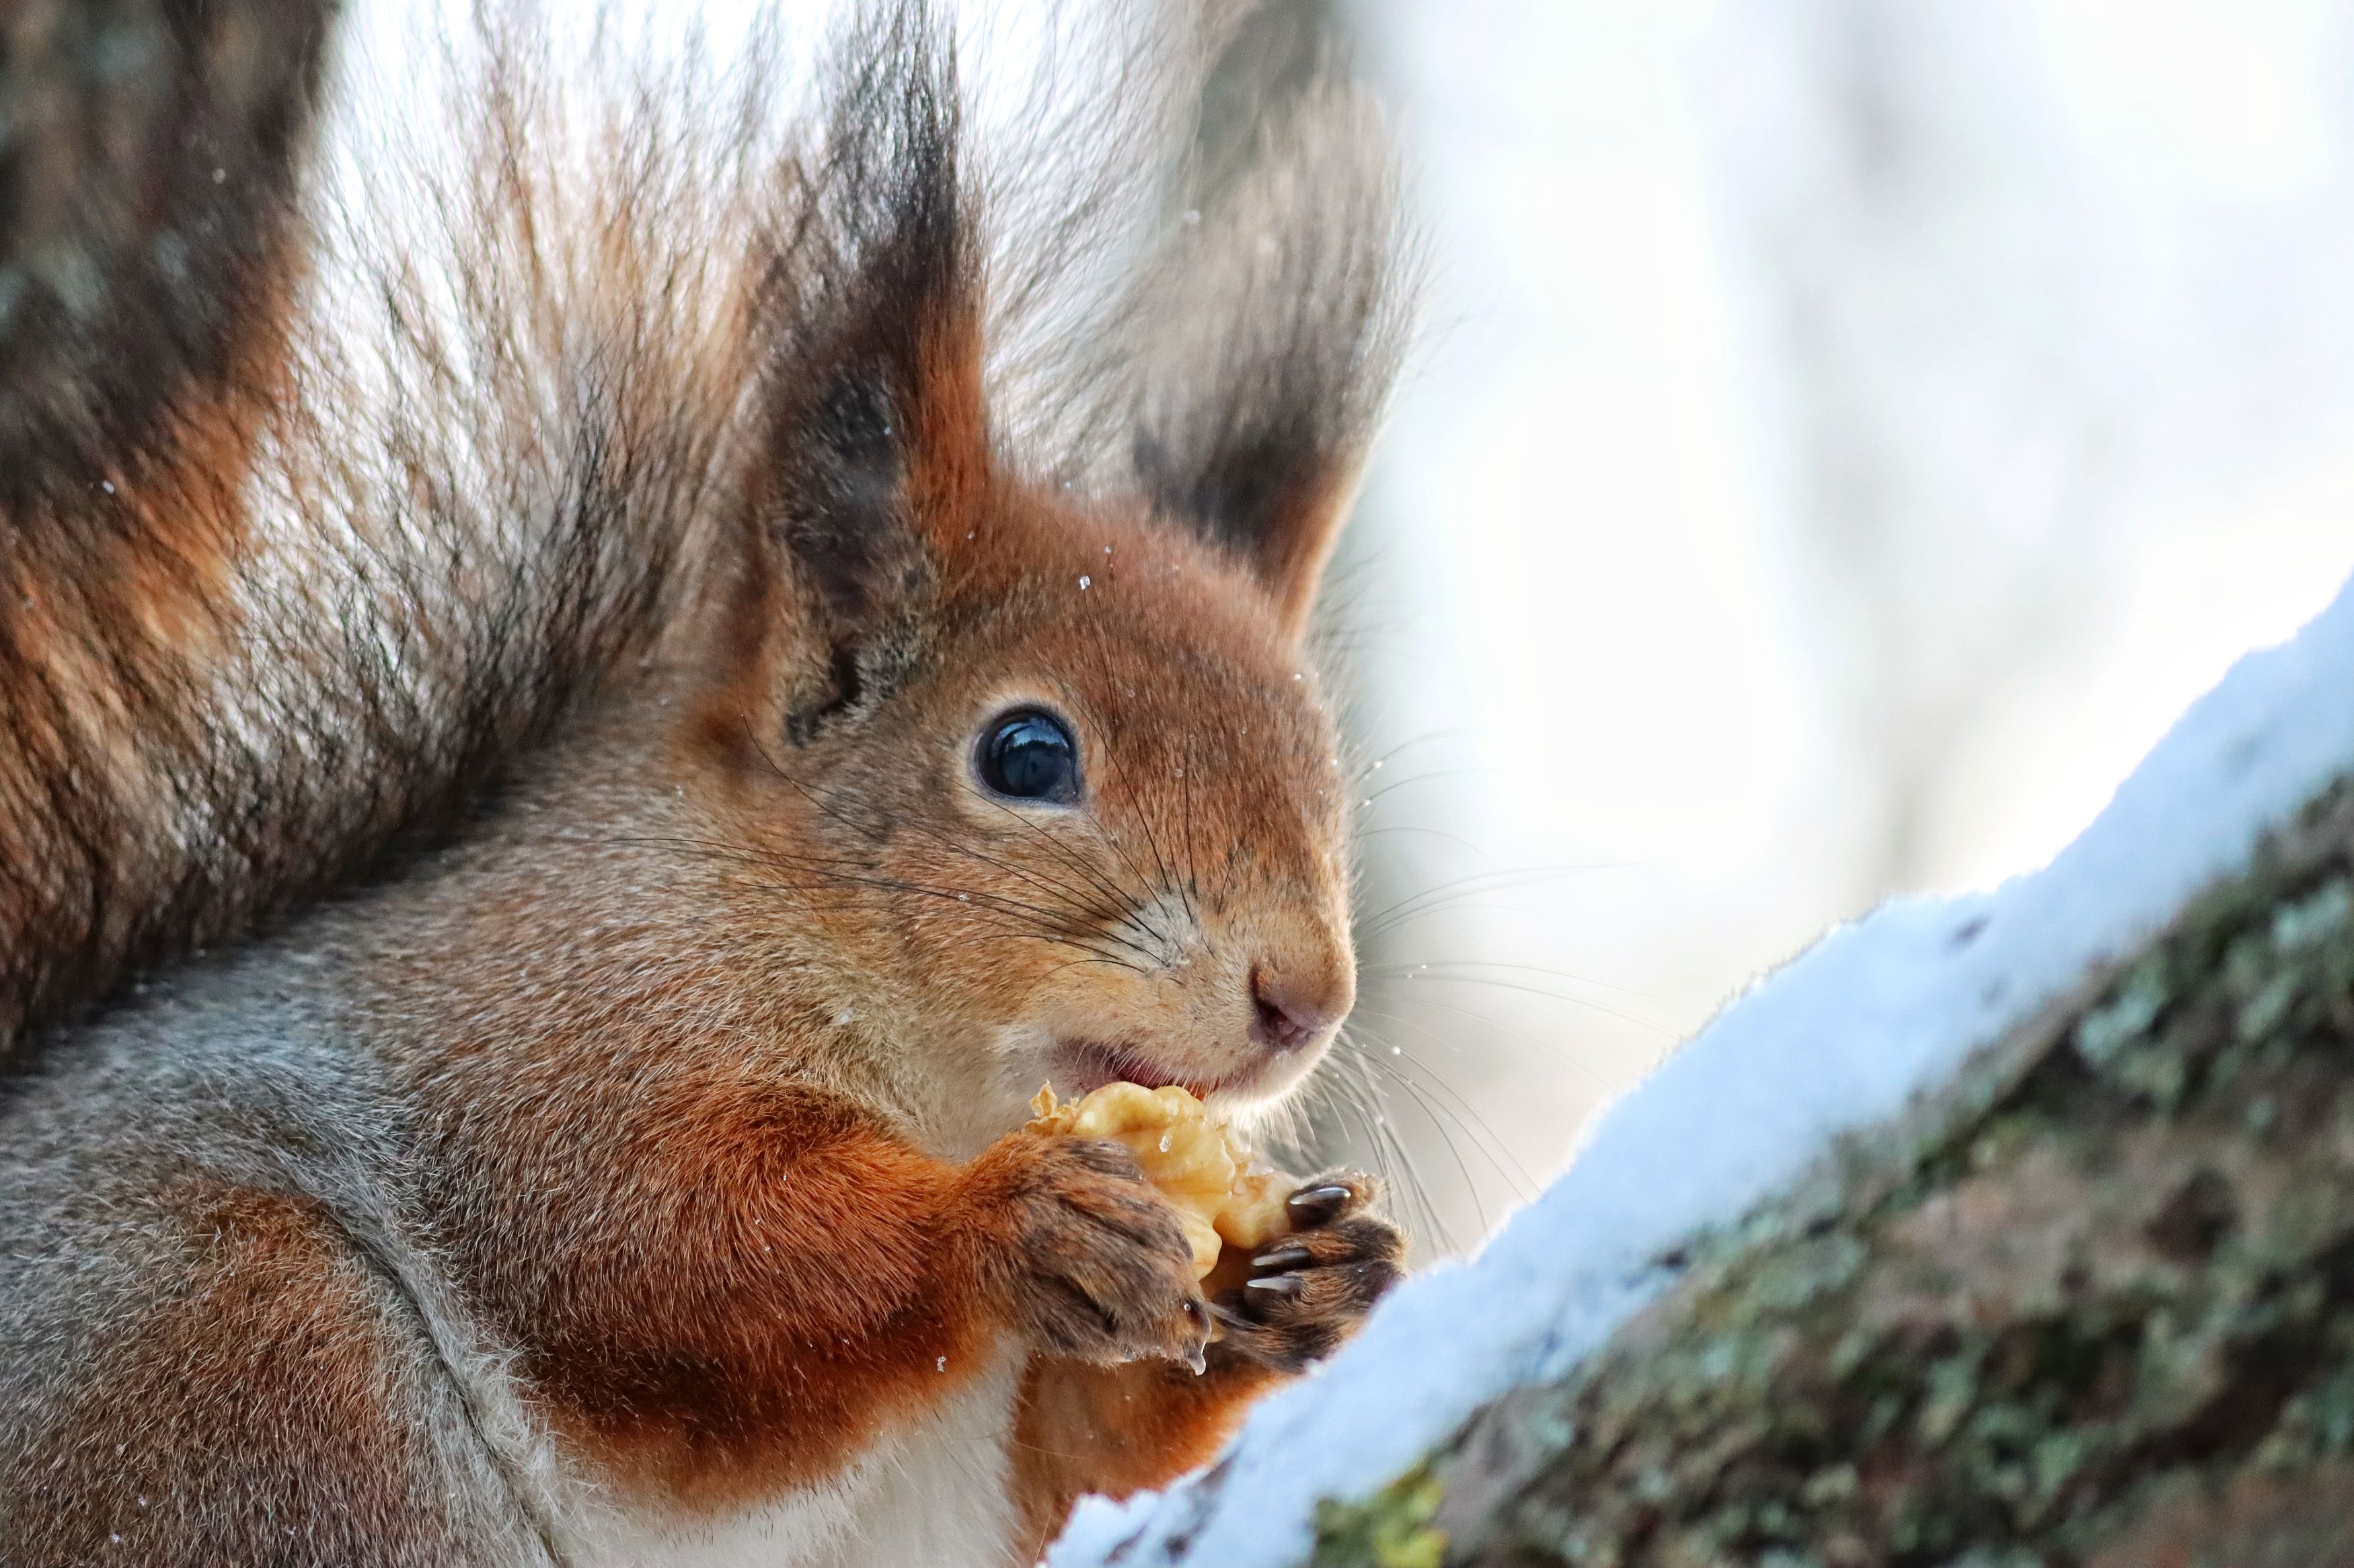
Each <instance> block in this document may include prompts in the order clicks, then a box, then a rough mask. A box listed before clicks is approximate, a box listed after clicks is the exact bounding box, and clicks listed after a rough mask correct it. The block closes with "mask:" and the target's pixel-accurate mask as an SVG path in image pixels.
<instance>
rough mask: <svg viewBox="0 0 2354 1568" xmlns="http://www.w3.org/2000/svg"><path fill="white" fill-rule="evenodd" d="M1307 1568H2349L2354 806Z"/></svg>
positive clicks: (1330, 1537) (1804, 1200)
mask: <svg viewBox="0 0 2354 1568" xmlns="http://www.w3.org/2000/svg"><path fill="white" fill-rule="evenodd" d="M1694 1250H1695V1256H1694V1258H1693V1264H1692V1266H1691V1270H1690V1272H1689V1273H1688V1274H1687V1276H1686V1277H1684V1278H1683V1279H1682V1280H1681V1282H1680V1283H1679V1285H1678V1286H1677V1287H1676V1288H1675V1289H1674V1290H1673V1291H1671V1292H1670V1294H1669V1295H1668V1296H1667V1297H1666V1298H1663V1299H1662V1300H1660V1301H1659V1303H1657V1304H1655V1305H1654V1306H1653V1307H1652V1308H1650V1309H1649V1311H1647V1312H1645V1313H1644V1314H1642V1315H1641V1316H1639V1317H1638V1318H1637V1319H1634V1320H1632V1321H1630V1322H1629V1323H1628V1324H1627V1325H1626V1326H1625V1327H1624V1328H1623V1329H1622V1330H1620V1331H1619V1333H1618V1334H1617V1336H1616V1337H1615V1338H1614V1339H1613V1340H1612V1341H1611V1342H1610V1343H1609V1344H1608V1345H1607V1346H1606V1348H1605V1349H1604V1350H1603V1351H1601V1352H1599V1353H1597V1354H1596V1355H1595V1356H1593V1357H1591V1358H1589V1359H1588V1360H1587V1361H1586V1362H1585V1363H1584V1364H1583V1365H1582V1366H1581V1367H1580V1368H1579V1369H1578V1370H1577V1371H1576V1372H1574V1373H1573V1374H1572V1375H1570V1376H1569V1377H1568V1378H1567V1379H1565V1380H1564V1381H1563V1382H1561V1383H1555V1384H1551V1385H1547V1386H1542V1387H1528V1388H1522V1389H1520V1390H1517V1391H1515V1392H1513V1393H1510V1394H1508V1395H1506V1396H1505V1397H1503V1398H1502V1399H1500V1400H1498V1401H1496V1402H1495V1403H1493V1404H1490V1405H1489V1406H1487V1407H1486V1408H1485V1409H1483V1410H1482V1411H1481V1412H1480V1413H1479V1414H1477V1415H1476V1416H1475V1417H1474V1418H1473V1419H1472V1420H1471V1421H1469V1423H1468V1424H1467V1425H1465V1426H1464V1427H1463V1428H1462V1429H1460V1430H1459V1431H1458V1433H1457V1434H1456V1435H1455V1436H1453V1437H1452V1438H1450V1439H1449V1440H1447V1442H1445V1443H1444V1444H1442V1445H1441V1446H1439V1447H1438V1448H1437V1450H1436V1451H1434V1452H1433V1453H1431V1454H1430V1455H1429V1456H1427V1457H1426V1459H1425V1460H1424V1462H1423V1463H1422V1464H1421V1465H1420V1466H1418V1467H1416V1468H1415V1469H1414V1470H1413V1471H1412V1472H1411V1473H1409V1474H1408V1475H1406V1476H1405V1477H1404V1478H1400V1479H1399V1480H1398V1481H1396V1482H1395V1483H1394V1484H1393V1485H1392V1486H1390V1487H1389V1488H1388V1489H1386V1490H1385V1491H1384V1492H1383V1493H1381V1494H1379V1495H1378V1496H1376V1497H1375V1498H1374V1499H1373V1500H1372V1501H1371V1502H1369V1503H1366V1504H1363V1505H1352V1506H1341V1505H1337V1504H1332V1503H1327V1504H1326V1505H1325V1506H1324V1507H1323V1508H1322V1509H1321V1510H1320V1513H1319V1518H1318V1526H1319V1530H1318V1548H1317V1552H1316V1555H1315V1559H1314V1560H1315V1562H1316V1563H1320V1564H1328V1565H1333V1568H1338V1565H1341V1564H1352V1565H1365V1564H1378V1565H1380V1568H1441V1565H1444V1564H1475V1563H1476V1564H1481V1565H1497V1568H1500V1565H1503V1564H1513V1565H1516V1568H1519V1565H1536V1564H1543V1565H1547V1568H1552V1565H1562V1568H1567V1565H1570V1564H1575V1565H1578V1568H1635V1565H1638V1564H1641V1565H1644V1568H1700V1565H1702V1564H1719V1563H1757V1564H1761V1565H1770V1568H1883V1565H1885V1568H1911V1565H1914V1564H1919V1565H1923V1568H1926V1565H1929V1564H1951V1563H1959V1564H1967V1565H1970V1568H2028V1565H2030V1564H2035V1565H2041V1568H2194V1565H2211V1568H2314V1565H2317V1564H2328V1563H2354V1311H2349V1306H2354V787H2349V786H2340V787H2339V788H2338V789H2337V790H2335V791H2333V792H2332V793H2330V794H2328V795H2327V796H2326V797H2324V798H2323V799H2322V800H2319V801H2317V803H2315V804H2314V805H2313V806H2311V807H2309V808H2308V809H2307V810H2306V811H2305V812H2304V813H2303V814H2302V816H2301V817H2300V818H2299V819H2298V821H2296V824H2295V825H2294V826H2293V827H2291V828H2289V829H2287V830H2285V831H2284V832H2280V833H2278V834H2276V835H2274V838H2273V839H2272V840H2271V841H2270V842H2268V843H2267V844H2266V845H2265V847H2264V849H2263V850H2262V852H2261V853H2259V854H2258V856H2257V857H2256V859H2255V861H2254V863H2253V865H2252V867H2251V869H2249V870H2248V871H2247V872H2246V873H2244V874H2243V875H2241V876H2240V877H2238V878H2237V879H2236V880H2234V881H2232V882H2231V883H2230V884H2228V885H2223V886H2221V887H2219V888H2217V889H2216V890H2214V891H2212V892H2211V893H2210V894H2209V895H2206V896H2205V897H2203V898H2201V899H2200V900H2199V901H2197V902H2196V903H2195V904H2194V905H2192V906H2190V908H2189V909H2188V910H2187V911H2186V912H2185V913H2184V914H2183V915H2182V916H2180V917H2179V919H2178V920H2177V921H2176V922H2175V924H2174V926H2173V927H2172V928H2171V929H2169V930H2168V932H2167V933H2166V934H2165V935H2164V936H2163V937H2161V938H2159V939H2158V940H2157V941H2155V942H2153V943H2152V944H2150V945H2149V947H2148V948H2147V950H2146V951H2144V952H2142V953H2141V954H2140V955H2138V956H2137V958H2135V959H2133V960H2132V961H2131V962H2129V963H2127V964H2125V965H2123V966H2121V967H2120V968H2119V969H2117V970H2115V971H2114V972H2112V973H2110V974H2107V975H2105V976H2102V977H2098V978H2097V979H2096V980H2094V982H2092V983H2090V984H2088V986H2087V987H2086V988H2085V989H2084V991H2082V992H2081V993H2080V994H2079V995H2077V996H2076V997H2074V998H2073V999H2071V1000H2069V1001H2066V1002H2064V1003H2063V1004H2062V1005H2059V1006H2057V1007H2055V1008H2054V1009H2052V1010H2051V1011H2049V1012H2047V1013H2046V1014H2045V1015H2044V1016H2043V1017H2041V1018H2040V1019H2039V1020H2037V1021H2036V1022H2033V1023H2032V1024H2031V1025H2030V1026H2028V1027H2026V1028H2024V1029H2021V1030H2020V1031H2018V1032H2016V1033H2014V1034H2013V1035H2012V1036H2011V1037H2010V1038H2009V1039H2007V1040H2005V1041H2003V1042H2001V1043H2000V1044H1998V1045H1997V1046H1995V1047H1994V1048H1992V1049H1990V1050H1989V1051H1988V1052H1986V1053H1984V1054H1982V1055H1981V1056H1980V1057H1978V1059H1977V1060H1976V1062H1975V1063H1974V1065H1972V1066H1971V1068H1970V1069H1969V1070H1967V1072H1965V1073H1964V1074H1963V1075H1962V1076H1961V1077H1960V1078H1959V1079H1958V1080H1956V1082H1955V1083H1954V1084H1953V1085H1952V1086H1950V1088H1949V1089H1948V1090H1947V1091H1946V1093H1945V1094H1944V1095H1943V1096H1941V1097H1939V1098H1938V1099H1937V1100H1936V1101H1935V1103H1934V1104H1931V1105H1929V1106H1927V1107H1924V1108H1923V1109H1922V1110H1921V1111H1920V1112H1919V1113H1918V1114H1916V1115H1914V1117H1912V1118H1908V1119H1907V1120H1906V1121H1905V1122H1904V1123H1903V1125H1901V1126H1899V1127H1896V1128H1889V1129H1886V1130H1884V1131H1883V1132H1882V1134H1881V1135H1879V1136H1877V1137H1875V1138H1873V1139H1870V1140H1869V1141H1866V1142H1861V1143H1859V1144H1857V1145H1855V1146H1852V1147H1850V1148H1847V1149H1844V1150H1840V1154H1839V1156H1838V1158H1837V1159H1836V1160H1834V1161H1833V1162H1832V1166H1831V1168H1830V1169H1829V1171H1827V1172H1826V1173H1825V1174H1824V1175H1823V1176H1822V1177H1821V1178H1820V1179H1819V1181H1816V1182H1815V1183H1813V1184H1812V1186H1811V1187H1810V1188H1809V1189H1808V1190H1805V1191H1802V1192H1798V1193H1797V1194H1794V1195H1793V1196H1791V1197H1789V1198H1788V1199H1787V1200H1786V1201H1784V1202H1780V1203H1777V1204H1776V1205H1773V1206H1771V1207H1769V1208H1768V1209H1767V1210H1765V1211H1764V1212H1761V1213H1756V1214H1754V1215H1752V1216H1751V1217H1750V1218H1749V1219H1748V1220H1747V1221H1745V1222H1744V1223H1743V1224H1740V1225H1739V1226H1737V1227H1735V1228H1734V1230H1733V1231H1732V1232H1731V1233H1730V1234H1723V1235H1719V1236H1716V1237H1714V1238H1712V1239H1711V1240H1709V1241H1707V1242H1705V1243H1704V1244H1702V1245H1700V1246H1698V1247H1696V1248H1695V1249H1694Z"/></svg>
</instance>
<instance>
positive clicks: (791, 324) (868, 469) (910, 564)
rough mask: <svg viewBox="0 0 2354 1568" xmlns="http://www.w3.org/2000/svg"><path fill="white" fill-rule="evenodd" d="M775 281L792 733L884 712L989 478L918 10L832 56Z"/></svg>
mask: <svg viewBox="0 0 2354 1568" xmlns="http://www.w3.org/2000/svg"><path fill="white" fill-rule="evenodd" d="M835 60H836V63H835V65H834V67H833V70H832V79H831V93H830V104H829V111H828V114H827V117H826V123H825V128H824V131H823V132H822V137H821V139H820V140H819V142H818V143H816V144H815V145H814V146H812V147H811V148H810V149H808V151H807V153H806V154H805V155H804V157H803V158H802V159H801V161H800V162H799V163H798V164H797V165H796V166H795V167H794V169H793V170H792V171H791V172H790V175H789V185H790V188H789V190H788V191H787V193H786V198H787V199H786V201H785V202H784V204H783V207H784V210H786V211H787V212H789V213H790V215H791V217H790V226H789V227H788V228H786V229H785V231H784V232H782V233H780V234H779V235H778V236H777V238H776V241H775V247H776V248H775V254H774V256H773V258H772V260H771V263H770V266H769V272H768V280H767V295H766V299H765V301H764V305H765V310H764V320H765V322H766V323H767V330H768V331H769V334H770V335H771V343H770V361H769V375H768V377H767V383H766V410H765V412H766V421H767V430H766V435H767V457H768V474H767V482H766V484H765V485H764V486H763V494H764V496H765V500H764V502H763V504H762V507H761V514H760V518H759V522H760V524H761V527H762V530H763V533H764V535H765V536H766V538H767V539H768V540H769V543H770V545H771V546H772V547H773V548H772V553H771V556H770V558H771V559H772V560H773V561H774V562H775V563H776V564H777V566H778V567H779V568H780V570H781V571H782V573H783V574H784V575H785V576H786V577H789V578H790V581H791V582H792V583H793V584H794V585H796V586H797V588H798V589H799V592H798V593H797V594H795V595H793V596H792V597H794V598H796V599H798V600H799V601H800V602H801V604H802V605H803V606H804V607H805V608H806V609H808V610H809V611H810V612H811V613H812V614H813V615H814V617H815V619H816V624H815V625H814V626H813V627H812V628H811V629H810V630H811V631H812V632H813V633H814V639H813V643H812V646H811V647H810V648H808V649H807V650H806V651H805V652H806V654H807V657H805V659H804V660H803V663H804V665H805V680H804V685H805V686H806V688H807V689H806V690H805V691H804V692H802V693H801V694H800V695H799V696H798V697H797V698H796V700H795V705H794V719H793V721H792V722H793V726H794V727H795V729H796V730H797V732H800V733H804V734H806V733H812V732H813V731H814V729H815V727H816V726H817V725H818V724H819V723H820V722H821V721H822V720H823V719H824V718H826V717H828V716H831V715H834V714H837V713H839V712H842V711H843V710H845V709H848V708H852V707H854V706H856V705H859V704H861V703H863V702H864V701H867V700H869V699H871V698H873V697H875V696H877V695H879V694H881V693H882V692H884V691H885V690H887V689H888V687H889V685H890V684H891V683H892V682H893V681H894V680H895V679H896V676H897V674H898V673H901V672H902V671H903V670H904V668H905V666H906V664H907V662H908V660H909V659H910V658H911V657H912V654H913V649H914V647H915V645H916V643H917V641H918V639H919V632H920V621H921V618H922V614H923V610H924V608H925V606H926V603H927V601H928V598H929V595H930V592H931V588H932V585H933V583H934V581H935V578H936V577H937V574H938V567H939V565H940V562H939V555H940V551H941V549H942V548H943V547H944V546H945V544H946V542H947V541H949V540H952V539H956V538H960V537H961V536H962V534H963V532H964V529H965V526H966V524H965V518H966V515H967V514H968V512H969V511H970V508H971V507H972V506H973V505H975V504H977V503H978V499H979V492H980V486H981V482H982V481H983V477H984V475H985V473H986V471H987V453H988V445H989V442H988V431H987V427H986V421H985V418H984V417H983V414H982V410H981V397H980V377H981V291H980V281H979V274H978V269H977V266H976V264H975V260H974V255H975V249H976V241H975V239H974V238H973V234H972V221H971V216H970V210H969V202H968V198H967V196H966V193H965V191H964V189H963V186H962V183H961V181H960V175H959V168H958V135H959V118H960V116H959V107H958V97H957V84H956V78H955V69H954V59H953V54H952V51H951V48H950V46H949V41H948V39H947V37H946V35H945V32H944V29H943V28H942V26H940V24H939V23H938V21H937V20H936V19H935V18H934V16H932V13H931V10H930V8H929V6H928V5H926V4H924V3H922V0H904V3H901V4H898V5H890V6H886V7H883V8H880V9H879V10H875V11H870V12H869V13H867V14H866V15H865V16H864V17H862V19H861V20H860V21H859V22H858V23H857V24H856V25H855V26H854V27H853V29H852V30H851V31H850V33H849V34H848V35H847V36H846V37H845V38H844V39H843V42H842V43H841V45H840V46H839V48H838V51H837V54H836V57H835Z"/></svg>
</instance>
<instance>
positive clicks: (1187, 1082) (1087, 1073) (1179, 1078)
mask: <svg viewBox="0 0 2354 1568" xmlns="http://www.w3.org/2000/svg"><path fill="white" fill-rule="evenodd" d="M1055 1055H1056V1056H1058V1057H1059V1058H1061V1064H1062V1065H1064V1066H1065V1067H1066V1069H1067V1070H1068V1072H1069V1074H1070V1078H1071V1086H1070V1089H1069V1093H1070V1095H1071V1096H1072V1097H1077V1096H1080V1095H1085V1094H1089V1093H1092V1092H1093V1091H1095V1090H1097V1089H1099V1088H1101V1087H1103V1086H1105V1085H1106V1084H1141V1085H1143V1086H1145V1087H1146V1088H1148V1089H1162V1088H1167V1087H1168V1086H1170V1085H1172V1084H1174V1085H1176V1086H1178V1087H1180V1088H1182V1089H1183V1090H1184V1091H1185V1092H1186V1093H1187V1094H1189V1095H1192V1096H1193V1097H1194V1098H1195V1099H1197V1100H1206V1099H1208V1098H1209V1097H1211V1096H1212V1095H1214V1094H1216V1093H1217V1092H1218V1091H1219V1090H1220V1089H1223V1088H1227V1087H1230V1086H1233V1085H1235V1084H1236V1083H1237V1082H1239V1081H1241V1080H1243V1079H1246V1078H1247V1077H1249V1076H1250V1073H1249V1072H1248V1070H1245V1071H1242V1072H1235V1073H1225V1074H1219V1075H1206V1076H1205V1075H1195V1074H1188V1073H1183V1072H1172V1071H1171V1070H1170V1069H1168V1068H1166V1067H1163V1066H1161V1065H1160V1064H1159V1063H1157V1062H1155V1061H1153V1060H1152V1058H1151V1057H1150V1056H1148V1055H1146V1054H1144V1053H1142V1052H1140V1051H1137V1050H1134V1049H1132V1048H1130V1047H1129V1046H1125V1045H1114V1044H1108V1043H1107V1042H1104V1041H1100V1040H1066V1041H1063V1042H1062V1043H1061V1044H1060V1048H1059V1049H1058V1050H1057V1051H1056V1052H1055ZM1056 1076H1057V1077H1058V1078H1059V1077H1061V1076H1062V1074H1060V1073H1057V1074H1056ZM1056 1087H1057V1088H1060V1087H1062V1086H1061V1085H1060V1084H1057V1085H1056Z"/></svg>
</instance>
